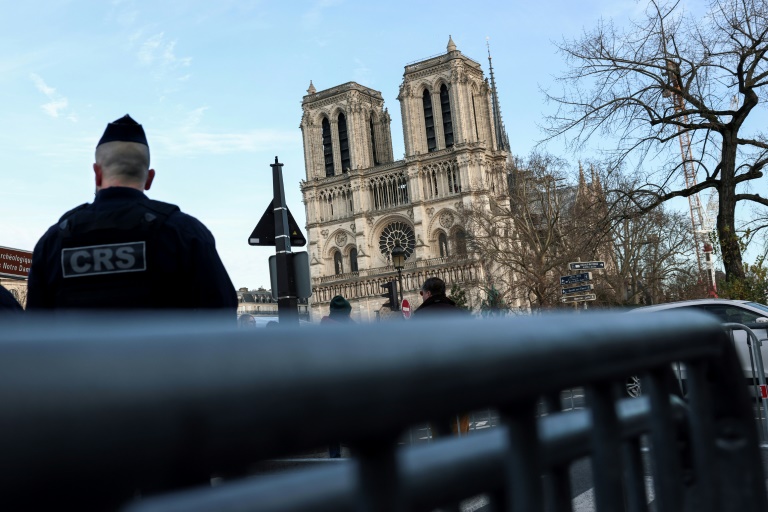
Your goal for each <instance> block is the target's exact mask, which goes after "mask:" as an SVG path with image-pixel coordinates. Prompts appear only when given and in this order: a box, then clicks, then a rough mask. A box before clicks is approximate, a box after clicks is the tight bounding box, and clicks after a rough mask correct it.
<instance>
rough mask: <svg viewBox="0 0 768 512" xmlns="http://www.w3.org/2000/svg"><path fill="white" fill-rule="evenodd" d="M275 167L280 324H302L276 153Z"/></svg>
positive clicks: (278, 314)
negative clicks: (300, 322)
mask: <svg viewBox="0 0 768 512" xmlns="http://www.w3.org/2000/svg"><path fill="white" fill-rule="evenodd" d="M270 167H272V190H273V196H274V200H273V206H274V214H275V257H276V261H275V263H276V265H277V292H278V295H277V317H278V320H279V322H280V325H288V324H295V325H298V324H299V301H298V298H297V295H296V282H295V278H294V275H295V274H294V271H293V258H292V254H291V237H290V235H289V228H288V207H287V206H286V203H285V189H284V188H283V172H282V167H283V164H281V163H279V162H278V160H277V157H275V163H274V164H270Z"/></svg>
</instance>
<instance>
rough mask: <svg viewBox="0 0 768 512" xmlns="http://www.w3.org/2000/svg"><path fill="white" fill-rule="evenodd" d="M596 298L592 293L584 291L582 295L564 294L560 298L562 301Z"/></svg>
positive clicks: (582, 300) (584, 300)
mask: <svg viewBox="0 0 768 512" xmlns="http://www.w3.org/2000/svg"><path fill="white" fill-rule="evenodd" d="M595 299H597V296H596V295H595V294H594V293H585V294H584V295H566V296H565V297H563V298H562V299H560V300H561V301H562V302H587V301H590V300H595Z"/></svg>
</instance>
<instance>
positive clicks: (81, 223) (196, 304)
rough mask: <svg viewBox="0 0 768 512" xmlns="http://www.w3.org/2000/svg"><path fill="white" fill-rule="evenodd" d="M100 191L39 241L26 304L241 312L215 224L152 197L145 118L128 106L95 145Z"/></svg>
mask: <svg viewBox="0 0 768 512" xmlns="http://www.w3.org/2000/svg"><path fill="white" fill-rule="evenodd" d="M93 171H94V176H95V183H96V197H95V199H94V201H93V203H86V204H83V205H80V206H78V207H76V208H74V209H73V210H70V211H69V212H67V213H65V214H64V215H63V216H62V217H61V218H60V219H59V220H58V222H56V224H54V225H53V226H51V227H50V228H49V229H48V231H47V232H46V233H45V234H44V235H43V237H42V238H41V239H40V241H39V242H38V243H37V245H36V246H35V249H34V252H33V255H32V266H31V269H30V273H29V291H28V296H27V309H29V310H51V309H93V308H104V309H157V308H161V309H191V310H203V309H205V310H211V311H213V310H216V311H218V312H222V313H224V312H226V314H227V316H228V317H229V315H231V320H232V322H233V324H234V322H235V321H236V318H237V317H236V310H237V293H236V292H235V288H234V286H233V285H232V281H231V280H230V279H229V275H228V274H227V271H226V270H225V269H224V265H223V264H222V262H221V259H220V258H219V255H218V253H217V251H216V244H215V241H214V238H213V235H212V234H211V232H210V231H208V229H207V228H206V227H205V226H204V225H203V224H202V223H201V222H200V221H199V220H197V219H195V218H194V217H192V216H190V215H187V214H185V213H182V212H181V211H180V210H179V207H178V206H175V205H172V204H168V203H163V202H160V201H155V200H152V199H149V198H148V197H147V196H146V195H145V194H144V191H145V190H149V188H150V186H151V185H152V182H153V180H154V178H155V171H154V169H151V168H150V167H149V145H148V143H147V138H146V135H145V133H144V129H143V128H142V126H141V125H140V124H139V123H137V122H136V121H134V120H133V119H132V118H131V117H130V116H128V115H126V116H124V117H122V118H120V119H118V120H116V121H114V122H112V123H109V124H108V125H107V128H106V130H105V131H104V134H103V136H102V137H101V139H100V140H99V142H98V144H97V146H96V153H95V163H94V164H93Z"/></svg>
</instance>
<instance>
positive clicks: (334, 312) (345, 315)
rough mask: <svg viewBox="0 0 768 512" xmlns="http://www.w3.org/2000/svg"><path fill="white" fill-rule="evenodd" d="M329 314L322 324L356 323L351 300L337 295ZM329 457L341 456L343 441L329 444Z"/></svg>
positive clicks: (322, 320)
mask: <svg viewBox="0 0 768 512" xmlns="http://www.w3.org/2000/svg"><path fill="white" fill-rule="evenodd" d="M328 309H329V313H328V316H324V317H323V318H321V319H320V324H321V325H333V324H353V323H355V322H354V321H353V320H352V319H351V318H350V314H351V313H352V306H351V305H350V303H349V301H348V300H347V299H345V298H344V297H342V296H341V295H337V296H335V297H334V298H332V299H331V303H330V305H329V306H328ZM328 457H329V458H331V459H338V458H340V457H341V443H332V444H330V445H328Z"/></svg>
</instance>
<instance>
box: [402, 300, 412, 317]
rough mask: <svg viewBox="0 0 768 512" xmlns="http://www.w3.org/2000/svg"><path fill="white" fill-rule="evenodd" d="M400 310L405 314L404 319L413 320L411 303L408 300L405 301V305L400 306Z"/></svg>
mask: <svg viewBox="0 0 768 512" xmlns="http://www.w3.org/2000/svg"><path fill="white" fill-rule="evenodd" d="M400 310H401V311H402V312H403V317H404V318H405V319H406V320H407V319H409V318H411V303H410V302H408V299H403V303H402V305H401V306H400Z"/></svg>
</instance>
